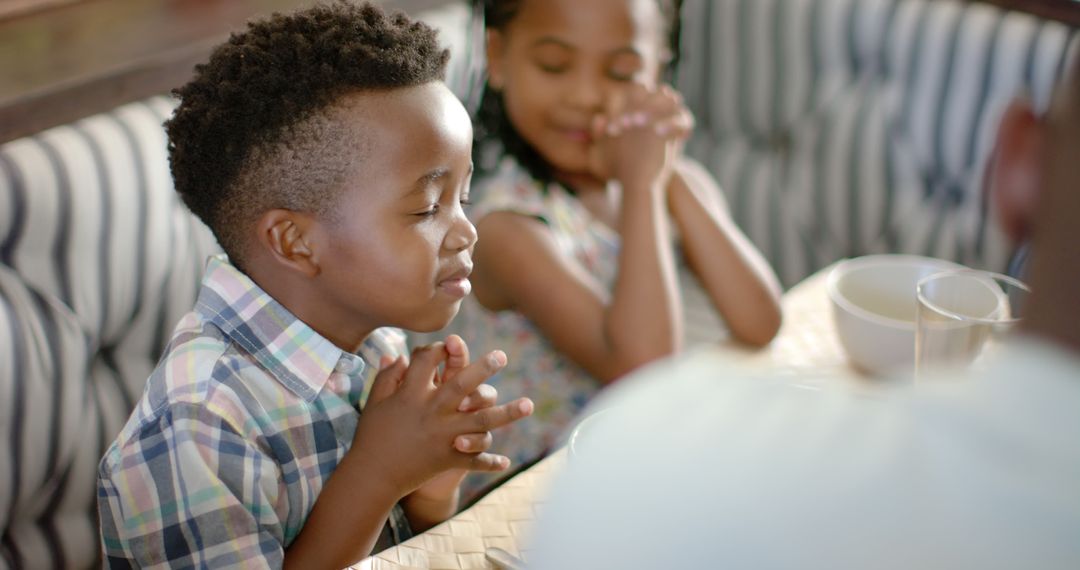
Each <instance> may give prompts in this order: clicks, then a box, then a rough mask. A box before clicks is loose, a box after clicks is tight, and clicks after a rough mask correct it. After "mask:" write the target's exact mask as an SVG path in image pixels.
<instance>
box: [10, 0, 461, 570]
mask: <svg viewBox="0 0 1080 570" xmlns="http://www.w3.org/2000/svg"><path fill="white" fill-rule="evenodd" d="M418 17H419V18H421V19H423V20H425V21H428V22H429V23H431V24H432V25H433V26H435V27H437V28H439V29H440V30H441V36H440V39H441V40H442V42H443V43H444V44H445V45H447V46H449V47H450V49H451V52H452V54H453V57H452V58H451V65H450V68H449V70H448V77H447V83H448V84H449V85H450V86H451V88H452V89H453V90H454V91H455V93H457V94H458V95H459V96H460V97H462V98H463V99H468V98H470V97H474V96H475V93H477V92H478V89H477V88H478V83H477V82H478V81H479V79H480V76H479V70H478V69H477V64H476V61H475V60H474V59H472V58H471V57H469V56H468V54H472V53H475V49H476V48H477V47H478V46H477V45H476V44H475V43H474V38H475V37H479V36H476V35H475V34H471V33H470V32H471V31H472V30H473V26H475V24H476V22H474V21H473V20H472V18H471V13H470V11H469V9H468V5H467V3H465V2H451V3H448V4H447V5H446V6H444V7H441V8H438V9H435V10H431V11H429V12H425V13H423V14H420V15H418ZM173 105H174V102H173V101H172V100H171V99H170V98H168V97H164V96H161V97H154V98H151V99H148V100H146V101H141V102H137V103H132V104H129V105H124V106H122V107H119V108H117V109H115V110H112V111H110V112H107V113H104V114H101V115H96V116H94V117H90V118H87V119H84V120H81V121H78V122H75V123H72V124H69V125H65V126H61V127H58V128H55V129H51V130H48V131H45V132H43V133H40V134H38V135H35V136H32V137H27V138H24V139H20V140H17V141H12V142H10V143H7V144H4V145H2V146H0V569H6V568H24V567H25V568H43V567H45V568H47V567H53V568H81V567H88V566H94V565H98V564H100V554H99V546H98V544H99V542H98V541H99V538H98V530H97V528H98V524H97V513H96V504H97V498H96V495H95V489H96V486H95V482H96V473H97V463H98V460H99V459H100V457H101V455H102V453H104V450H105V449H106V447H107V446H108V444H109V443H111V442H112V440H113V438H114V437H115V436H116V434H117V433H118V432H119V431H120V428H121V427H122V426H123V424H124V422H125V421H126V420H127V417H128V415H129V414H130V412H131V409H132V407H133V406H134V402H135V401H137V399H138V397H139V395H140V394H141V393H142V389H143V385H144V384H145V381H146V378H147V377H148V376H149V374H150V372H151V371H152V370H153V368H154V365H155V364H156V362H157V358H158V357H159V355H160V354H161V352H162V350H163V348H164V343H165V342H167V340H168V338H169V336H170V335H171V332H172V329H173V327H174V326H175V325H176V323H177V322H178V321H179V319H180V317H181V316H182V315H183V314H184V313H186V312H188V311H189V310H191V308H192V305H193V304H194V301H195V295H196V293H197V291H198V284H199V281H200V280H201V277H202V272H203V270H204V264H205V261H206V258H207V257H208V256H209V255H211V254H213V253H217V252H218V251H219V250H218V247H217V245H216V243H215V241H214V239H213V237H212V235H211V234H210V232H209V230H208V229H207V228H206V227H205V226H203V225H202V224H201V223H200V222H199V221H198V220H197V219H196V218H195V217H194V216H192V215H191V214H190V213H189V212H188V211H187V209H186V208H185V207H184V206H183V204H182V203H181V202H180V201H179V199H178V197H177V195H176V194H175V192H174V191H173V186H172V179H171V177H170V174H169V167H168V157H167V152H166V141H165V132H164V130H163V129H162V127H161V123H162V122H163V121H164V120H165V119H166V118H167V117H168V115H169V114H170V113H171V112H172V109H173Z"/></svg>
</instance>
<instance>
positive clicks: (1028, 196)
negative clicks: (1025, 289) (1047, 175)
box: [989, 98, 1044, 243]
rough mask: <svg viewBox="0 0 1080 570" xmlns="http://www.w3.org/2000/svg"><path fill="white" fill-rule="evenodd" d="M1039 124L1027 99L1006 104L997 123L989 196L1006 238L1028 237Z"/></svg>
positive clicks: (1038, 176) (1035, 185)
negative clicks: (999, 122) (999, 121)
mask: <svg viewBox="0 0 1080 570" xmlns="http://www.w3.org/2000/svg"><path fill="white" fill-rule="evenodd" d="M1043 131H1044V129H1043V126H1042V122H1041V121H1040V120H1039V118H1038V117H1037V116H1036V115H1035V111H1034V110H1033V109H1032V106H1031V102H1030V101H1029V100H1028V99H1026V98H1018V99H1016V100H1015V101H1013V102H1012V103H1011V104H1009V107H1008V108H1007V109H1006V110H1005V113H1004V114H1003V115H1002V118H1001V124H1000V126H999V127H998V136H997V141H996V144H995V146H994V154H993V156H992V157H991V165H990V171H989V191H990V200H991V203H992V204H993V207H994V209H995V210H996V211H997V215H998V221H999V222H1000V223H1001V227H1002V228H1003V229H1004V230H1005V233H1006V234H1007V235H1008V236H1009V238H1010V239H1012V240H1013V241H1015V242H1017V243H1019V242H1021V241H1023V240H1025V239H1027V238H1029V237H1031V236H1030V235H1029V233H1030V228H1031V224H1032V221H1033V220H1034V217H1035V208H1036V205H1037V203H1038V198H1039V187H1040V185H1041V183H1042V176H1041V174H1040V173H1041V170H1042V168H1041V167H1042V151H1043Z"/></svg>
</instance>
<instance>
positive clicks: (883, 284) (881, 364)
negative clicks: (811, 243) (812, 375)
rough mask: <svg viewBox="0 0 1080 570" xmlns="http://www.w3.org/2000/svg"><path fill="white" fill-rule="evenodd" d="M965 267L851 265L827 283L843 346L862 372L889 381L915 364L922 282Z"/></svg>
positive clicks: (878, 259) (872, 260)
mask: <svg viewBox="0 0 1080 570" xmlns="http://www.w3.org/2000/svg"><path fill="white" fill-rule="evenodd" d="M962 267H963V266H961V265H958V264H956V263H953V262H951V261H945V260H943V259H934V258H931V257H921V256H917V255H898V254H884V255H868V256H865V257H856V258H854V259H847V260H844V261H842V262H840V263H839V264H837V265H836V267H834V268H833V270H832V271H831V272H830V273H829V277H828V280H827V281H826V289H827V291H828V294H829V299H830V301H832V308H833V311H832V312H833V320H834V322H835V323H836V332H837V334H838V335H839V337H840V344H841V345H843V347H844V350H845V351H846V352H847V355H848V359H849V360H851V363H852V364H853V365H854V366H855V367H856V368H858V369H860V370H862V371H864V372H868V373H870V374H873V375H885V374H889V373H891V372H897V371H899V370H903V369H905V368H911V367H912V366H914V363H915V312H916V307H917V301H916V297H915V287H916V285H917V284H918V282H919V280H920V279H922V278H923V277H927V276H929V275H932V274H934V273H938V272H940V271H945V270H948V269H958V268H962Z"/></svg>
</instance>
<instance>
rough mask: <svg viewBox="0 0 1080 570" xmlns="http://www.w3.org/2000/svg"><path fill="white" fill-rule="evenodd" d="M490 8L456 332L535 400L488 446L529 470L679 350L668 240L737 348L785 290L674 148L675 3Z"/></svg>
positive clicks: (508, 383) (511, 392)
mask: <svg viewBox="0 0 1080 570" xmlns="http://www.w3.org/2000/svg"><path fill="white" fill-rule="evenodd" d="M484 4H485V6H484V10H485V22H486V27H487V57H488V70H487V71H488V77H487V89H486V93H485V95H484V100H483V102H482V103H481V109H480V111H479V115H478V120H477V140H478V142H479V145H480V146H479V147H478V148H480V150H485V149H486V148H490V147H489V145H486V144H485V143H486V142H487V141H491V140H496V141H498V142H499V143H500V144H499V147H500V159H499V160H498V164H497V166H496V167H495V168H494V171H493V172H491V173H490V174H489V175H487V176H483V177H481V179H480V180H479V181H478V182H477V184H476V186H477V190H478V192H479V194H480V195H481V196H482V200H481V202H480V203H478V204H477V206H476V208H475V209H474V211H473V219H474V222H475V224H476V227H477V231H478V233H479V236H480V239H479V241H478V244H477V247H476V251H475V256H474V260H475V270H474V272H473V274H472V283H473V286H474V293H475V295H474V296H472V297H470V298H467V299H466V300H465V302H464V304H463V305H462V309H461V312H460V313H459V316H458V318H457V319H456V320H455V322H454V323H453V324H452V325H451V330H454V331H457V332H459V333H460V334H461V335H462V336H464V338H467V339H469V342H470V344H472V345H473V346H476V347H479V348H481V349H483V350H490V349H494V348H499V349H502V350H504V351H506V353H507V355H508V360H509V365H508V366H507V368H505V369H504V370H503V371H502V372H501V373H500V374H499V375H498V376H497V377H493V378H492V380H491V383H492V384H494V385H495V386H496V387H497V388H498V390H499V392H500V394H504V395H505V396H506V397H509V398H516V397H519V396H523V395H528V396H529V397H530V398H532V399H533V401H534V402H535V403H536V409H535V413H534V414H533V417H532V418H530V419H527V420H525V421H522V422H518V423H517V424H515V425H514V426H511V427H510V428H509V430H510V431H508V432H504V435H505V437H502V438H499V443H498V444H496V447H497V448H498V449H496V450H495V451H496V452H497V453H504V454H508V455H510V456H511V457H513V458H514V459H515V460H518V461H520V462H527V461H528V460H531V459H535V458H537V457H539V456H540V455H541V454H542V453H543V452H544V451H545V450H546V449H547V448H548V447H550V446H551V445H552V444H554V443H557V441H558V437H559V436H560V434H561V432H562V431H563V430H564V429H565V428H566V427H567V426H568V425H569V424H570V422H571V420H572V419H573V418H574V415H575V414H576V413H577V412H578V411H580V409H581V408H582V407H583V406H584V404H585V403H586V401H587V400H588V399H589V398H591V397H592V396H593V395H594V394H595V393H596V392H597V391H598V390H599V389H600V388H601V387H603V386H604V385H605V384H608V383H610V382H612V381H613V380H615V379H617V378H619V377H620V376H622V375H623V374H625V373H626V372H628V371H630V370H632V369H634V368H636V367H638V366H641V365H643V364H645V363H647V362H650V361H652V360H655V359H657V358H661V357H664V356H667V355H670V354H672V353H674V352H676V351H678V350H679V348H680V344H681V339H682V334H683V330H682V322H681V315H682V311H681V299H680V287H679V284H678V281H677V272H676V254H675V251H676V249H675V245H676V241H677V242H678V245H679V247H680V250H681V254H682V256H683V257H684V258H685V261H686V263H687V264H688V265H689V267H690V269H691V270H692V272H693V274H694V275H696V277H697V279H698V280H699V281H700V283H701V284H702V286H703V287H704V289H705V291H706V293H707V294H708V297H709V300H710V301H711V302H712V304H713V305H714V306H715V307H716V309H717V310H718V312H719V313H720V315H721V316H723V318H724V319H725V321H726V323H727V325H728V327H729V329H730V331H731V333H732V335H733V336H734V337H735V338H736V339H739V340H741V341H743V342H745V343H749V344H753V345H761V344H765V343H767V342H768V341H769V340H770V339H772V338H773V336H774V335H775V334H776V332H777V329H778V328H779V326H780V308H779V302H778V299H779V286H778V285H777V281H776V278H775V276H774V274H773V273H772V271H771V269H770V268H769V267H768V265H767V263H766V262H765V261H764V260H763V259H762V257H761V256H760V254H759V253H758V252H757V251H755V249H754V248H753V247H752V246H751V245H750V243H749V242H748V240H747V239H746V237H744V236H743V234H742V233H740V231H739V230H738V229H737V228H736V227H735V225H734V223H733V222H732V221H731V219H730V217H729V216H728V214H727V212H726V210H725V206H724V204H723V202H722V199H721V194H720V191H719V189H718V187H717V185H716V183H715V182H714V181H713V179H712V178H711V177H710V175H709V174H708V173H707V172H706V171H705V170H704V169H703V168H702V167H701V166H700V165H698V164H696V163H694V162H693V161H691V160H689V159H688V158H686V157H685V156H683V155H682V146H683V144H682V143H683V141H684V140H685V139H686V138H687V136H688V135H689V134H690V130H691V129H692V124H693V120H692V118H691V116H690V114H689V112H688V111H687V109H686V107H685V106H684V105H683V103H682V100H681V98H680V96H679V94H678V93H677V92H675V91H674V90H673V89H672V88H671V87H669V86H667V85H663V84H662V83H661V75H662V73H664V72H665V71H666V67H667V66H668V63H669V62H670V61H671V60H672V56H673V51H672V50H671V49H669V47H668V45H669V42H668V38H669V37H677V33H676V25H677V10H676V9H675V8H674V7H673V5H671V0H669V1H667V2H665V1H663V0H590V1H588V2H581V1H580V0H504V1H490V0H489V1H487V2H485V3H484ZM483 155H484V152H480V153H478V154H477V155H476V157H475V159H476V160H477V163H478V164H479V165H480V166H481V167H482V166H483V161H482V159H483ZM688 397H692V395H688ZM485 482H487V481H484V480H481V479H479V478H474V479H472V480H470V481H469V482H468V483H467V486H468V487H470V488H471V489H472V490H474V491H475V490H476V489H477V488H478V486H480V485H482V484H484V483H485Z"/></svg>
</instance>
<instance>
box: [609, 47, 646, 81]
mask: <svg viewBox="0 0 1080 570" xmlns="http://www.w3.org/2000/svg"><path fill="white" fill-rule="evenodd" d="M644 69H645V63H644V62H643V61H642V58H641V56H640V55H637V54H636V53H622V54H620V55H617V56H615V58H613V59H612V60H611V62H610V63H609V64H608V67H607V76H608V77H609V78H611V79H613V80H615V81H634V80H635V79H638V77H639V75H640V74H641V72H642V71H644Z"/></svg>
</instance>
